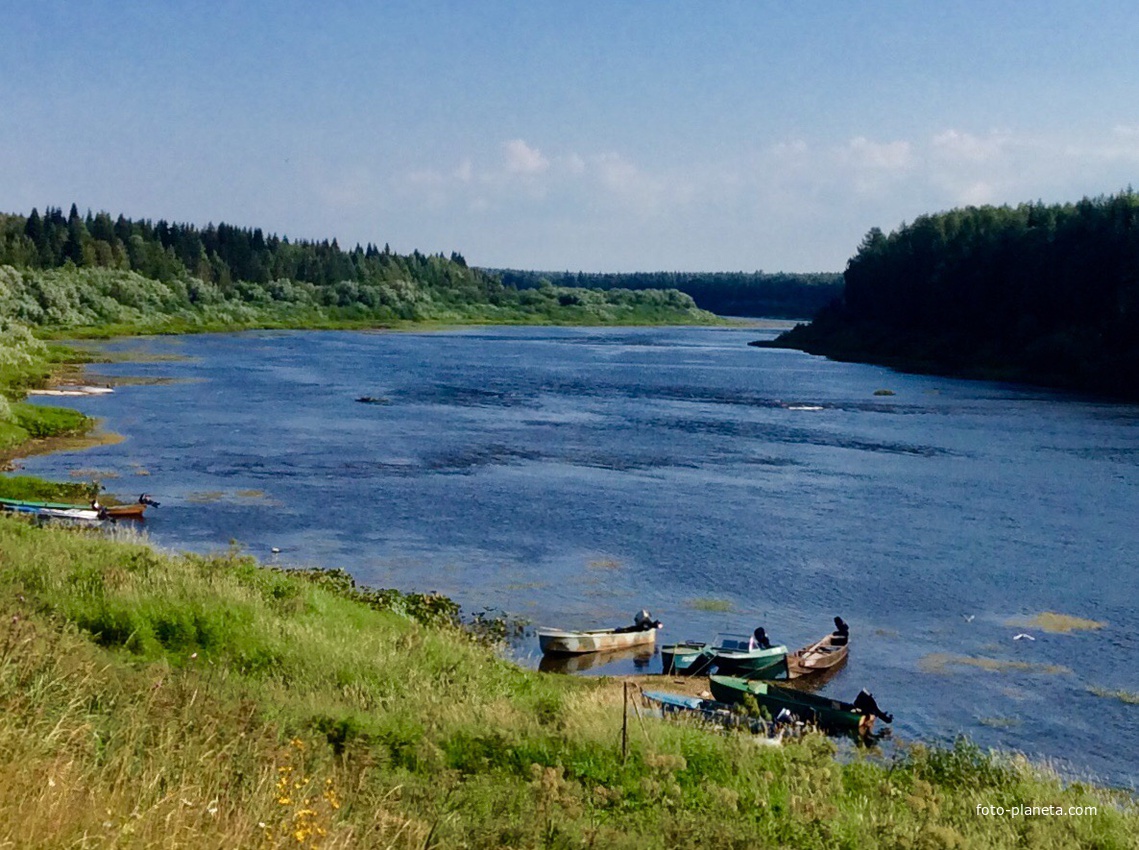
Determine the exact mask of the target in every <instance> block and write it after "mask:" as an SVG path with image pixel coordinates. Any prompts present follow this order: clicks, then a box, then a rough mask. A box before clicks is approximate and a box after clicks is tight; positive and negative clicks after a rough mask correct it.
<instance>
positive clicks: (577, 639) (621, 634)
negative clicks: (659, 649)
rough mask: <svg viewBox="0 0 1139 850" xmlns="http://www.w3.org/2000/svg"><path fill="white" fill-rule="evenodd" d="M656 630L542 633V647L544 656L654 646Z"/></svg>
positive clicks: (555, 630) (551, 630)
mask: <svg viewBox="0 0 1139 850" xmlns="http://www.w3.org/2000/svg"><path fill="white" fill-rule="evenodd" d="M656 634H657V630H656V629H655V628H649V629H636V630H629V631H623V630H621V629H595V630H593V631H585V632H571V631H566V630H564V629H538V646H539V647H541V649H542V654H543V655H577V654H580V653H583V652H605V651H609V650H614V649H628V648H630V647H634V646H653V645H655V643H656Z"/></svg>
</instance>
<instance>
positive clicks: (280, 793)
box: [0, 517, 1139, 848]
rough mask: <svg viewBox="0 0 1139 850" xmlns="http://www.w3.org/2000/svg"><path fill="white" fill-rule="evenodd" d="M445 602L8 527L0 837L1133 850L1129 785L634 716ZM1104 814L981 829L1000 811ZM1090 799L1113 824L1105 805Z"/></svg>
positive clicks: (170, 842)
mask: <svg viewBox="0 0 1139 850" xmlns="http://www.w3.org/2000/svg"><path fill="white" fill-rule="evenodd" d="M456 614H457V611H456V609H455V608H454V606H453V605H452V604H451V603H449V602H448V601H447V600H444V599H442V598H441V597H431V596H420V595H405V594H399V593H396V592H393V591H385V592H361V590H360V589H359V588H355V587H354V586H353V585H352V583H351V580H350V579H348V578H347V577H346V576H345V575H343V574H338V573H324V572H319V571H317V572H311V573H290V572H282V571H279V570H275V569H270V568H266V567H263V566H261V565H259V564H258V563H257V562H256V561H254V560H253V559H251V558H249V557H246V556H243V555H241V554H240V553H238V552H234V551H230V552H225V553H221V554H218V555H215V556H210V557H203V556H196V555H167V554H163V553H160V552H157V551H155V550H154V549H153V548H151V547H150V546H149V545H148V544H147V543H146V541H145V539H143V538H139V537H137V536H135V535H133V534H129V533H123V532H116V533H115V534H113V535H109V536H108V535H105V534H103V533H100V532H89V531H77V530H69V529H54V528H37V527H34V526H32V525H30V524H28V523H25V522H23V521H20V520H17V519H12V518H4V517H0V706H2V707H3V709H4V710H3V711H2V712H0V745H2V746H3V747H4V750H5V752H6V753H8V754H9V755H8V758H6V759H5V763H4V765H3V767H2V768H0V774H2V780H3V781H0V842H4V843H11V844H13V845H14V846H27V847H36V846H38V847H55V846H71V845H73V844H74V843H75V842H77V841H80V840H85V841H87V842H88V843H91V842H94V844H93V846H116V847H175V846H186V845H187V844H189V843H193V844H194V845H195V846H219V847H220V846H270V847H272V846H291V847H346V846H367V847H373V846H374V847H389V846H391V847H408V848H410V847H425V846H434V847H458V846H464V847H503V846H514V847H538V846H546V847H550V846H554V847H578V846H601V847H630V848H631V847H637V848H654V847H660V848H666V847H702V846H708V847H711V846H716V847H723V846H739V847H746V846H794V847H838V846H858V847H898V846H913V847H917V846H935V847H955V846H956V847H965V846H968V847H1016V846H1034V847H1047V846H1055V847H1061V846H1063V847H1121V848H1122V847H1132V846H1134V835H1135V834H1137V833H1139V813H1137V812H1136V810H1135V808H1134V807H1133V805H1132V804H1131V803H1130V802H1128V801H1127V800H1126V798H1125V797H1124V796H1122V795H1119V794H1116V793H1114V792H1111V791H1107V790H1104V789H1096V788H1091V787H1088V786H1084V785H1072V786H1069V787H1066V788H1065V787H1063V786H1062V785H1061V783H1060V781H1059V780H1058V779H1057V778H1056V777H1054V776H1050V775H1048V774H1046V773H1044V772H1042V771H1041V770H1039V769H1038V768H1035V767H1033V766H1031V765H1029V764H1028V763H1026V762H1024V761H1022V760H1019V759H1016V758H1009V757H993V756H990V755H987V754H984V753H981V752H980V751H978V750H976V749H975V748H973V747H971V746H969V745H968V744H964V743H962V744H958V745H957V746H956V747H955V748H953V749H950V750H942V749H927V748H925V747H920V746H915V747H912V748H908V750H907V754H906V756H905V757H904V758H903V759H902V760H901V761H895V762H892V763H889V764H887V763H886V762H885V761H884V760H882V759H880V758H878V757H876V755H875V753H874V751H873V750H869V751H864V752H855V753H854V754H853V756H851V757H849V758H844V759H843V760H841V761H840V760H836V759H835V757H834V752H835V751H834V746H833V745H832V744H831V743H830V742H829V741H828V740H826V739H824V738H820V737H814V736H811V737H808V738H806V739H804V740H802V741H798V742H794V743H791V744H788V745H785V746H784V747H782V748H768V747H756V746H755V744H754V743H753V742H752V741H751V740H749V738H748V737H746V736H743V737H739V736H735V735H722V734H715V733H711V732H708V731H706V730H704V729H701V728H697V727H692V726H687V725H684V724H672V723H662V722H659V721H656V720H654V719H651V718H648V717H642V716H640V715H637V714H631V715H630V719H629V722H630V726H629V731H628V755H627V757H626V758H622V754H621V743H620V741H621V724H622V710H621V708H622V706H621V688H620V687H619V686H618V687H614V684H613V680H589V679H579V678H573V677H566V676H558V675H543V674H540V673H537V672H534V671H529V670H523V669H521V668H519V667H517V666H515V665H513V664H510V663H508V662H506V661H504V660H502V659H501V658H500V657H499V656H498V655H497V654H496V653H495V652H494V650H493V649H492V648H491V647H489V646H487V645H486V644H485V643H484V642H483V641H481V640H480V639H479V638H478V637H476V636H473V635H472V634H471V633H470V632H469V631H468V630H465V629H463V628H461V627H459V626H458V625H457V624H456ZM1014 805H1037V806H1059V807H1061V808H1062V809H1063V810H1064V811H1065V812H1067V811H1068V809H1069V808H1071V807H1076V808H1073V809H1072V810H1073V812H1074V811H1076V810H1077V809H1078V810H1079V811H1081V812H1088V813H1085V814H1080V815H1075V814H1073V815H1071V816H1067V815H1065V816H1062V817H1061V816H1055V817H1044V816H1040V817H1033V818H1019V819H1018V818H1012V817H1009V816H1005V817H993V816H987V817H986V816H980V815H978V814H977V811H978V810H977V806H1003V807H1005V808H1006V810H1010V809H1011V807H1012V806H1014ZM1088 807H1094V811H1095V814H1090V811H1091V810H1090V809H1089V808H1088Z"/></svg>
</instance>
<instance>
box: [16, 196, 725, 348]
mask: <svg viewBox="0 0 1139 850" xmlns="http://www.w3.org/2000/svg"><path fill="white" fill-rule="evenodd" d="M4 267H8V268H7V270H5V268H4ZM0 316H2V317H5V318H7V319H13V320H16V321H19V322H23V323H26V324H31V325H43V326H53V327H84V326H98V325H106V324H135V325H137V324H139V323H143V324H146V323H154V322H155V321H157V320H159V319H161V318H162V317H175V318H177V319H179V320H181V321H183V322H185V323H187V324H189V325H202V324H206V325H209V324H213V325H241V324H249V323H254V324H256V323H268V322H278V323H285V324H294V325H303V324H305V323H314V322H315V323H319V322H321V321H351V320H360V321H368V320H370V321H388V320H390V321H424V320H440V321H449V320H450V321H456V320H457V321H463V320H488V321H538V322H542V321H564V322H575V321H576V322H600V323H605V322H615V321H622V320H625V321H637V320H640V321H654V320H657V321H660V320H671V321H677V320H679V318H682V317H689V318H691V320H693V321H707V320H709V319H710V318H711V317H708V316H706V315H705V314H702V313H700V311H698V310H696V308H695V304H694V303H693V302H692V299H691V298H689V297H688V296H685V295H682V294H680V293H679V292H629V291H621V292H589V291H567V290H565V289H562V288H557V287H554V288H544V289H541V290H534V291H526V292H520V291H519V290H517V289H516V288H514V287H511V286H507V285H504V284H503V283H502V281H501V280H499V279H498V278H496V277H494V276H493V275H490V274H487V273H485V272H483V271H480V270H478V269H474V268H470V267H468V265H467V263H466V260H465V259H464V258H463V256H462V255H461V254H459V253H456V252H452V253H451V255H450V257H446V256H444V255H443V254H442V253H439V254H422V253H420V252H419V251H418V250H416V251H413V252H412V253H411V254H408V255H400V254H396V253H394V252H392V251H391V249H390V248H389V247H388V246H387V245H385V246H384V247H383V248H382V249H381V248H379V247H377V246H376V245H373V244H370V243H369V244H368V245H367V246H363V247H362V246H360V245H356V246H355V247H354V248H353V249H351V250H344V249H342V248H341V247H340V246H339V245H338V244H337V242H336V240H335V239H333V240H332V241H328V240H323V241H319V242H318V241H303V240H302V241H290V240H289V239H288V238H284V237H278V236H276V235H268V236H266V235H265V234H264V232H263V231H262V230H261V229H260V228H243V227H236V226H233V225H228V224H225V223H221V224H217V225H214V224H210V225H208V226H206V227H204V228H199V227H196V226H194V225H191V224H178V223H169V222H167V221H165V220H158V221H157V222H154V221H151V220H149V219H141V220H132V219H129V218H127V217H126V216H123V215H119V216H118V217H117V218H112V216H111V215H110V214H109V213H106V212H99V213H97V214H92V213H91V212H90V210H88V211H87V213H86V215H81V214H80V213H79V211H78V208H77V207H76V205H75V204H72V206H71V209H70V212H69V213H68V214H66V215H65V214H64V213H63V210H62V209H61V208H53V207H48V208H47V209H46V210H45V211H44V213H43V214H42V215H41V214H40V213H39V211H38V210H36V209H33V210H32V211H31V213H30V214H28V215H26V216H25V215H20V214H0Z"/></svg>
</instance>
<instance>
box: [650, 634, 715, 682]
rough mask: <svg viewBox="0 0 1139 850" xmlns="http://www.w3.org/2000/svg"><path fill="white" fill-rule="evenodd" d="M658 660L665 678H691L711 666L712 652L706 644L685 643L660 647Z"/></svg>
mask: <svg viewBox="0 0 1139 850" xmlns="http://www.w3.org/2000/svg"><path fill="white" fill-rule="evenodd" d="M660 658H661V663H662V665H663V672H664V674H665V675H666V676H669V675H678V676H692V675H696V674H698V673H702V672H704V671H705V670H707V669H708V667H709V666H711V663H712V650H711V647H709V646H708V644H706V643H696V642H695V641H685V642H684V643H674V644H669V645H668V646H662V647H661V648H660Z"/></svg>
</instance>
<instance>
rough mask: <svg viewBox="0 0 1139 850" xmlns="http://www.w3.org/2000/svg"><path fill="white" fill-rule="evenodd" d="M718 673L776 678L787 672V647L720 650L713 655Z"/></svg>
mask: <svg viewBox="0 0 1139 850" xmlns="http://www.w3.org/2000/svg"><path fill="white" fill-rule="evenodd" d="M712 663H713V664H715V666H716V673H717V675H721V676H739V677H741V678H744V679H775V678H779V677H780V676H785V675H786V674H787V647H785V646H773V647H771V648H770V649H753V650H750V651H746V652H745V651H740V650H719V651H717V652H716V653H715V654H714V655H713V656H712Z"/></svg>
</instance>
